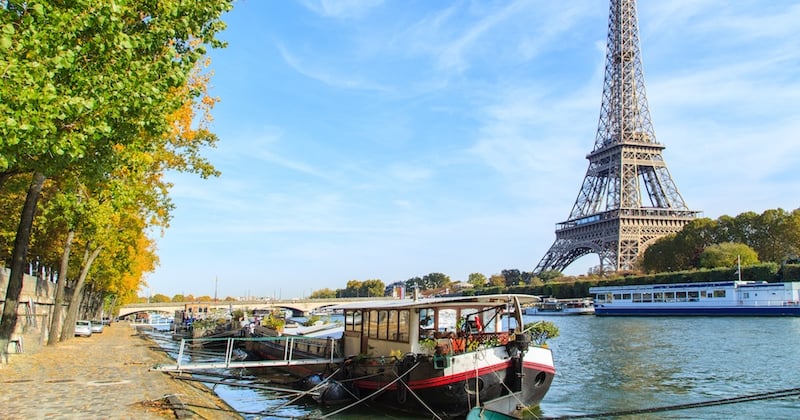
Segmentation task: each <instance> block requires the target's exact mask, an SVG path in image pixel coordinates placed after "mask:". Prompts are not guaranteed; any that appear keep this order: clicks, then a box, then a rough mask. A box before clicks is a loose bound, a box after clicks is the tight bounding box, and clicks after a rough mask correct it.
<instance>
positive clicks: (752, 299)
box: [589, 281, 800, 316]
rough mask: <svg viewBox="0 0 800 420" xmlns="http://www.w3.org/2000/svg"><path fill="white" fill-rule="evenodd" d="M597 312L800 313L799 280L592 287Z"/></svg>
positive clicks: (727, 314)
mask: <svg viewBox="0 0 800 420" xmlns="http://www.w3.org/2000/svg"><path fill="white" fill-rule="evenodd" d="M589 291H590V293H592V294H593V296H594V303H595V314H596V315H601V316H602V315H633V316H650V315H655V316H658V315H687V316H692V315H717V316H743V315H756V316H800V282H787V283H767V282H752V281H722V282H707V283H675V284H650V285H633V286H602V287H592V288H590V289H589Z"/></svg>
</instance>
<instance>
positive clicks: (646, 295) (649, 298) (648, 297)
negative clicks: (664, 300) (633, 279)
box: [642, 293, 653, 302]
mask: <svg viewBox="0 0 800 420" xmlns="http://www.w3.org/2000/svg"><path fill="white" fill-rule="evenodd" d="M652 301H653V294H652V293H642V302H652Z"/></svg>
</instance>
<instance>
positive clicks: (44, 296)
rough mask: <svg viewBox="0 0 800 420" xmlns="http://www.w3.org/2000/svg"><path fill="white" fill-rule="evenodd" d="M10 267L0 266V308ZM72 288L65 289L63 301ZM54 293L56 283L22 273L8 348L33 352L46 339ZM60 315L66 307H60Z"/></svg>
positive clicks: (3, 303) (53, 305) (0, 308)
mask: <svg viewBox="0 0 800 420" xmlns="http://www.w3.org/2000/svg"><path fill="white" fill-rule="evenodd" d="M10 275H11V270H10V269H9V268H7V267H2V268H0V310H2V308H3V307H4V306H5V302H6V290H7V289H8V278H9V277H10ZM71 293H72V292H71V290H65V301H66V300H68V299H69V298H70V296H71ZM55 297H56V283H55V282H52V281H49V280H47V279H45V278H42V277H38V276H31V275H28V274H25V275H24V277H23V280H22V291H21V292H20V295H19V305H17V324H16V327H15V329H14V334H13V335H12V337H11V339H12V341H11V343H9V348H8V352H9V353H18V352H22V351H27V352H36V351H38V349H39V348H40V347H41V346H42V345H44V344H45V343H46V342H47V337H48V335H49V328H50V320H51V319H52V317H53V311H54V308H55V306H56V305H55ZM60 310H61V311H62V319H63V316H64V315H65V312H63V311H65V307H64V306H62V307H61V308H60Z"/></svg>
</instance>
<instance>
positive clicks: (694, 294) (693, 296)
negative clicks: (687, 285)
mask: <svg viewBox="0 0 800 420" xmlns="http://www.w3.org/2000/svg"><path fill="white" fill-rule="evenodd" d="M688 294H689V302H697V301H698V300H700V292H698V291H697V290H692V291H690V292H688Z"/></svg>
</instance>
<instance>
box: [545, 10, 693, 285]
mask: <svg viewBox="0 0 800 420" xmlns="http://www.w3.org/2000/svg"><path fill="white" fill-rule="evenodd" d="M663 149H664V146H663V145H662V144H660V143H658V142H657V141H656V137H655V134H654V131H653V125H652V122H651V120H650V111H649V109H648V106H647V97H646V95H645V88H644V74H643V70H642V59H641V52H640V49H639V28H638V23H637V13H636V1H635V0H611V7H610V12H609V22H608V41H607V45H606V68H605V80H604V82H603V102H602V106H601V109H600V123H599V126H598V129H597V137H596V139H595V143H594V149H593V150H592V151H591V152H590V153H589V154H588V155H587V156H586V158H587V159H588V160H589V169H588V170H587V171H586V178H584V180H583V185H582V186H581V190H580V192H579V193H578V198H577V200H575V205H574V206H573V208H572V211H571V212H570V214H569V219H568V220H567V221H565V222H561V223H558V224H557V225H556V240H555V243H553V245H552V246H551V247H550V249H549V250H548V251H547V253H546V254H545V256H544V257H543V258H542V260H541V261H540V262H539V264H538V265H537V266H536V268H535V269H534V273H537V274H538V273H541V272H543V271H547V270H557V271H563V270H564V269H565V268H566V267H567V266H569V265H570V264H571V263H573V262H574V261H575V260H577V259H578V258H580V257H582V256H584V255H587V254H592V253H594V254H597V255H598V256H599V257H600V269H601V270H602V271H604V272H609V271H620V270H630V269H632V268H634V265H635V262H636V260H637V257H639V256H640V255H641V253H642V252H643V251H644V250H645V249H646V248H647V247H648V246H649V245H650V244H651V243H652V242H653V241H655V240H656V239H658V238H660V237H663V236H665V235H668V234H670V233H675V232H678V231H680V230H681V229H683V227H684V226H685V225H686V224H687V223H689V222H690V221H691V220H693V219H694V218H695V217H696V216H697V214H698V213H699V212H697V211H693V210H689V209H688V207H687V206H686V203H685V202H684V201H683V197H681V194H680V192H679V191H678V188H677V187H676V185H675V182H674V181H673V180H672V177H671V176H670V173H669V170H668V169H667V165H666V163H665V162H664V159H663V157H662V155H661V151H662V150H663ZM645 199H647V200H645ZM648 201H649V202H648Z"/></svg>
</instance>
